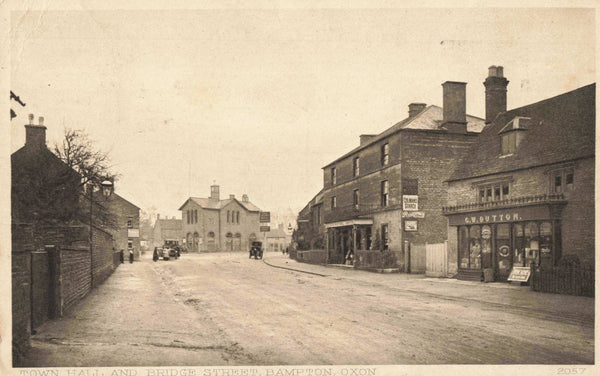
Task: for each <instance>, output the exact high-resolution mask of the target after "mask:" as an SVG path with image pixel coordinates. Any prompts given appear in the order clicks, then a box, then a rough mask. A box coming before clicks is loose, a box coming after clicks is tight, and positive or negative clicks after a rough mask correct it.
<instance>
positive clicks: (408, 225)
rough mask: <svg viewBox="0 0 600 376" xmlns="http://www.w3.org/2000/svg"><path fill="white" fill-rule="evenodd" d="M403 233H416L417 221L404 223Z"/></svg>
mask: <svg viewBox="0 0 600 376" xmlns="http://www.w3.org/2000/svg"><path fill="white" fill-rule="evenodd" d="M404 231H418V225H417V221H404Z"/></svg>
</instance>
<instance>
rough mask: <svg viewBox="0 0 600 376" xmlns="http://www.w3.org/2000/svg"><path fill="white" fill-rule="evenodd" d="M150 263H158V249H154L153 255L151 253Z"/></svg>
mask: <svg viewBox="0 0 600 376" xmlns="http://www.w3.org/2000/svg"><path fill="white" fill-rule="evenodd" d="M152 261H154V262H156V261H158V247H154V253H152Z"/></svg>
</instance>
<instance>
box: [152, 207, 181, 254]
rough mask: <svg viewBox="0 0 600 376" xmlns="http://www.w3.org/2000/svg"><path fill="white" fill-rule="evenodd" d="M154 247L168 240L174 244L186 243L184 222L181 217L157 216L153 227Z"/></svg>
mask: <svg viewBox="0 0 600 376" xmlns="http://www.w3.org/2000/svg"><path fill="white" fill-rule="evenodd" d="M152 242H153V247H160V246H162V245H164V244H165V242H168V243H170V244H172V245H184V244H185V236H184V235H183V224H182V220H181V219H176V218H175V217H173V218H170V219H169V218H161V217H160V214H158V215H157V216H156V221H155V222H154V228H153V229H152Z"/></svg>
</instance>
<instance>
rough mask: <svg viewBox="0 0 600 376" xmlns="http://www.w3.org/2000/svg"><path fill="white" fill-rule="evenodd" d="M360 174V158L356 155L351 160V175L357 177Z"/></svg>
mask: <svg viewBox="0 0 600 376" xmlns="http://www.w3.org/2000/svg"><path fill="white" fill-rule="evenodd" d="M359 174H360V158H359V157H356V158H354V160H353V161H352V176H354V177H357V176H358V175H359Z"/></svg>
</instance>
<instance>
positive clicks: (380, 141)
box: [322, 81, 484, 272]
mask: <svg viewBox="0 0 600 376" xmlns="http://www.w3.org/2000/svg"><path fill="white" fill-rule="evenodd" d="M442 86H443V108H440V107H438V106H435V105H430V106H427V105H426V104H423V103H412V104H410V105H409V111H408V115H409V116H408V118H406V119H404V120H402V121H400V122H399V123H397V124H395V125H394V126H392V127H391V128H389V129H387V130H385V131H384V132H382V133H380V134H378V135H361V136H360V145H359V146H358V147H357V148H355V149H354V150H352V151H350V152H349V153H347V154H345V155H343V156H341V157H339V158H338V159H336V160H334V161H333V162H331V163H329V164H327V165H326V166H324V167H323V175H324V189H323V191H322V195H323V200H322V201H323V209H322V210H323V220H324V227H325V229H326V230H325V235H326V246H327V249H328V260H329V262H330V263H338V262H344V260H345V259H346V258H347V255H348V253H349V252H351V251H353V250H368V249H372V248H373V247H374V243H380V244H381V245H380V248H382V249H385V250H390V251H392V252H394V253H395V254H396V259H397V263H398V265H399V266H400V267H404V269H405V270H407V271H408V269H409V268H410V269H412V271H413V272H422V271H424V268H425V263H424V249H425V243H438V242H443V241H445V240H446V238H447V230H446V227H447V224H446V223H447V222H446V218H445V217H444V216H443V215H442V207H443V206H444V205H446V200H447V196H446V189H447V187H446V183H445V180H447V179H448V178H449V177H450V175H451V173H452V172H453V171H454V169H455V168H456V166H457V163H458V161H459V160H460V159H461V158H462V156H463V155H464V154H465V152H466V151H467V150H469V148H470V147H471V145H472V144H473V143H474V142H475V139H476V137H477V135H478V134H479V132H481V130H482V129H483V127H484V119H480V118H477V117H474V116H469V115H467V114H466V83H463V82H453V81H447V82H445V83H444V84H442ZM376 238H377V239H378V240H377V241H375V239H376ZM409 247H410V248H412V250H413V252H412V253H413V254H417V253H419V254H421V255H422V256H423V257H421V260H420V261H418V260H416V259H413V261H412V262H410V264H409V256H408V255H409V253H408V252H407V251H408V249H409ZM409 265H410V266H409Z"/></svg>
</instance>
